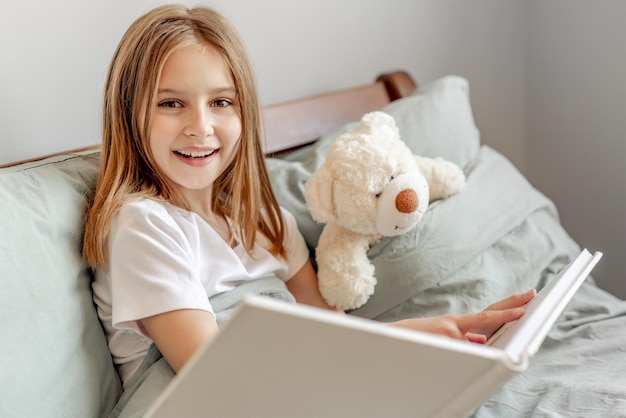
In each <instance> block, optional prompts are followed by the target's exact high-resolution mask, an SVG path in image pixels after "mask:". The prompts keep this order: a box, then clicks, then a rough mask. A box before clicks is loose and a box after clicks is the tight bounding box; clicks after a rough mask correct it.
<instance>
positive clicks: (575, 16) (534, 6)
mask: <svg viewBox="0 0 626 418" xmlns="http://www.w3.org/2000/svg"><path fill="white" fill-rule="evenodd" d="M527 39H528V50H527V51H528V59H527V62H528V64H527V69H528V72H527V77H528V78H527V82H526V84H527V85H528V89H527V91H528V93H527V115H528V121H527V126H528V140H527V146H528V155H529V158H528V161H527V167H528V177H529V179H530V180H531V181H532V182H533V183H534V184H535V185H536V186H537V187H538V188H539V189H540V190H541V191H543V192H544V193H545V194H547V195H548V196H550V197H551V198H552V200H553V201H554V202H555V203H556V205H557V207H558V208H559V212H560V215H561V221H562V223H563V225H564V226H565V228H566V229H567V230H568V231H569V232H570V234H571V235H572V236H573V237H574V238H575V239H576V240H577V241H578V242H579V243H580V244H581V245H582V246H587V247H589V248H590V249H597V250H601V251H603V252H604V254H605V256H604V258H603V260H602V261H601V262H600V264H599V265H598V267H597V268H596V270H595V271H594V277H595V278H596V279H597V280H598V282H599V284H600V285H602V286H604V287H606V288H607V289H608V290H610V291H612V292H613V293H615V294H617V295H619V296H621V297H622V298H626V283H625V282H624V280H623V278H624V272H625V271H626V252H625V249H626V82H624V79H625V77H626V2H622V1H613V0H595V1H593V2H589V1H585V0H576V1H572V0H548V1H546V0H533V1H532V2H531V4H530V8H529V20H528V37H527Z"/></svg>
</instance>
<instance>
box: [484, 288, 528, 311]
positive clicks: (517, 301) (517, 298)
mask: <svg viewBox="0 0 626 418" xmlns="http://www.w3.org/2000/svg"><path fill="white" fill-rule="evenodd" d="M536 294H537V291H536V290H535V289H530V290H528V291H527V292H524V293H518V294H515V295H512V296H509V297H508V298H506V299H503V300H501V301H499V302H496V303H494V304H492V305H489V307H487V309H485V310H486V311H493V310H504V309H510V308H516V307H518V306H524V305H526V304H527V303H528V302H530V301H531V299H532V298H534V297H535V295H536Z"/></svg>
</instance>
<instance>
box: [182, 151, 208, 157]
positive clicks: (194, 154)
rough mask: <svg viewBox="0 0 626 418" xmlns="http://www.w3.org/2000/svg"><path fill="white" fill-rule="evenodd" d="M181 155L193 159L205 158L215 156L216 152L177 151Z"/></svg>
mask: <svg viewBox="0 0 626 418" xmlns="http://www.w3.org/2000/svg"><path fill="white" fill-rule="evenodd" d="M177 152H178V153H179V154H181V155H184V156H185V157H191V158H204V157H208V156H209V155H213V153H214V152H215V150H213V151H198V150H191V151H177Z"/></svg>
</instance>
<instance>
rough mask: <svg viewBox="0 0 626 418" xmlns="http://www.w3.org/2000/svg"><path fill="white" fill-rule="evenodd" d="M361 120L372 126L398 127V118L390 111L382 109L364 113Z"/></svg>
mask: <svg viewBox="0 0 626 418" xmlns="http://www.w3.org/2000/svg"><path fill="white" fill-rule="evenodd" d="M361 121H362V122H363V123H364V124H365V125H368V126H370V127H373V126H378V127H380V126H388V127H390V128H395V127H396V120H395V119H394V118H393V117H392V116H391V115H390V114H388V113H385V112H382V111H380V110H378V111H375V112H369V113H366V114H365V115H363V117H362V118H361Z"/></svg>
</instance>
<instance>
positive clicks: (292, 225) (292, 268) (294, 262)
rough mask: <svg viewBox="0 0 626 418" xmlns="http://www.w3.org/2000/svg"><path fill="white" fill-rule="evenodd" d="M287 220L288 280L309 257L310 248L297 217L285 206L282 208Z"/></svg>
mask: <svg viewBox="0 0 626 418" xmlns="http://www.w3.org/2000/svg"><path fill="white" fill-rule="evenodd" d="M281 209H282V212H283V218H284V220H285V228H286V233H285V248H286V250H287V280H289V279H291V278H292V277H293V275H294V274H296V273H297V272H298V271H299V270H300V269H301V268H302V266H304V263H305V262H306V261H307V260H308V259H309V248H308V247H307V245H306V241H305V240H304V237H303V236H302V233H300V230H299V229H298V224H297V222H296V218H295V217H294V216H293V215H292V214H291V212H289V211H288V210H287V209H285V208H281Z"/></svg>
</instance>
